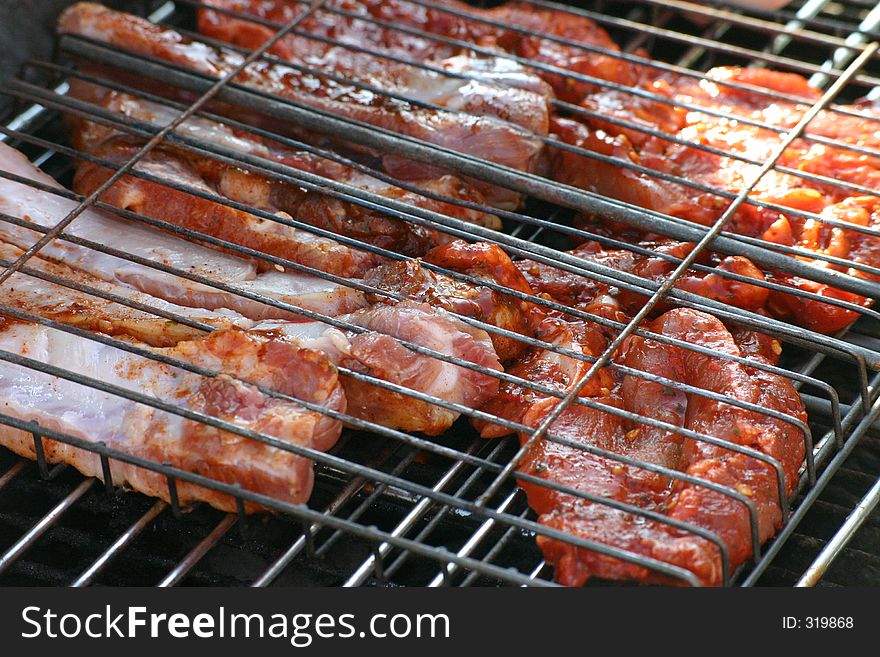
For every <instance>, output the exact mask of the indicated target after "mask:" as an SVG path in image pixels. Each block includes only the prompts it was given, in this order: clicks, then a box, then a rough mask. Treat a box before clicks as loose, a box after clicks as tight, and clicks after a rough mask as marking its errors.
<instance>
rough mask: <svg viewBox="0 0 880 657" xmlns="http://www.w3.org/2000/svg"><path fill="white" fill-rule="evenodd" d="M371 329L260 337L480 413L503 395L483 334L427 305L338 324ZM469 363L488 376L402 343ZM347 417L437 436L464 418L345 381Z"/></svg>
mask: <svg viewBox="0 0 880 657" xmlns="http://www.w3.org/2000/svg"><path fill="white" fill-rule="evenodd" d="M337 319H338V320H340V321H344V322H346V323H348V324H353V325H355V326H358V327H361V328H363V329H366V331H363V332H358V331H356V330H353V329H352V330H347V331H345V332H343V331H341V330H339V329H336V328H332V327H331V326H329V325H327V324H323V323H320V322H306V323H302V322H300V323H289V322H271V321H270V322H263V323H261V324H258V325H257V326H256V327H254V331H255V332H256V333H257V334H263V335H266V336H269V337H272V338H279V339H280V338H291V339H293V340H295V342H296V343H297V344H301V345H303V346H305V347H309V348H313V349H319V350H321V351H323V352H325V353H327V354H328V355H329V356H330V358H331V359H332V360H333V362H334V363H336V364H337V365H339V366H343V367H346V368H348V369H350V370H352V371H353V372H355V373H359V374H365V375H369V376H371V377H374V378H377V379H380V380H382V381H387V382H389V383H392V384H395V385H398V386H401V387H402V388H403V389H404V390H411V391H416V392H420V393H424V394H426V395H431V396H432V397H435V398H438V399H440V400H441V401H445V402H451V403H455V404H460V405H463V406H466V407H468V408H477V407H479V406H480V405H482V404H483V403H485V402H486V401H487V400H489V399H491V398H492V397H493V396H494V395H495V394H496V393H497V391H498V379H497V378H496V377H495V376H492V374H491V372H492V371H501V364H500V363H499V362H498V356H497V355H496V354H495V350H494V349H493V347H492V342H491V340H490V339H489V336H488V335H487V334H486V332H485V331H483V330H481V329H475V328H473V327H470V326H468V325H467V324H465V323H464V322H461V321H459V320H457V319H455V318H454V317H450V316H449V315H448V314H447V313H446V312H444V311H443V310H440V309H434V308H432V307H431V306H428V305H425V304H423V303H417V302H412V301H402V302H400V303H397V304H395V305H386V304H377V305H375V306H374V307H372V308H365V309H363V310H359V311H356V312H354V313H351V314H349V315H343V316H341V317H338V318H337ZM396 338H397V339H400V340H404V341H406V342H408V343H411V344H415V345H418V346H420V347H424V348H426V349H430V350H432V351H435V352H439V353H440V354H444V355H446V356H450V357H453V358H456V359H460V360H463V361H465V362H466V363H470V364H472V365H475V366H478V367H480V368H483V369H487V370H489V371H490V373H489V374H484V373H482V372H479V371H476V370H473V369H469V368H468V367H464V366H461V365H456V364H453V363H449V362H446V361H444V360H441V359H439V358H435V357H433V356H430V355H427V354H422V353H418V352H416V351H413V350H412V349H409V348H408V347H406V346H405V345H403V344H401V343H400V342H399V341H398V340H397V339H396ZM341 380H342V384H343V386H344V387H345V393H346V397H347V399H348V412H349V413H350V414H351V415H353V416H355V417H358V418H361V419H365V420H370V421H373V422H377V423H379V424H381V425H383V426H386V427H391V428H394V429H403V430H406V431H421V432H423V433H426V434H428V435H439V434H441V433H443V432H444V431H446V430H447V429H449V427H450V426H451V425H452V423H453V422H454V421H455V420H456V419H457V418H458V417H459V415H460V413H459V412H458V411H456V410H454V409H449V408H444V407H442V406H439V405H437V404H436V403H433V402H429V401H423V400H420V399H416V398H414V397H413V396H412V395H408V394H406V392H403V391H402V392H398V391H396V390H393V389H388V388H383V387H382V386H380V385H376V384H375V383H373V382H371V381H369V380H363V379H360V378H358V377H356V376H347V375H345V374H342V375H341Z"/></svg>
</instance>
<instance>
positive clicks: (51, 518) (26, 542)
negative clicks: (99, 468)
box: [0, 478, 95, 574]
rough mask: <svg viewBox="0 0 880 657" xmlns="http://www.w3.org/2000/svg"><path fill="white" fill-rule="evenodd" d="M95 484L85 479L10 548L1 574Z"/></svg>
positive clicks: (0, 558)
mask: <svg viewBox="0 0 880 657" xmlns="http://www.w3.org/2000/svg"><path fill="white" fill-rule="evenodd" d="M94 484H95V480H94V479H91V478H90V479H84V480H83V481H81V482H80V483H79V485H78V486H77V487H76V488H74V489H73V490H72V491H71V492H70V493H69V494H68V495H67V497H65V498H64V499H63V500H61V501H60V502H59V503H58V504H57V505H55V507H54V508H52V510H51V511H49V512H48V513H47V514H46V515H45V516H43V517H42V518H41V519H40V521H39V522H38V523H37V524H35V525H34V526H33V527H31V528H30V529H29V530H28V531H27V532H26V533H25V534H24V535H23V536H22V537H21V538H20V539H19V540H18V541H16V542H15V544H13V545H12V546H11V547H9V548H8V549H7V550H6V551H5V552H4V553H3V554H2V555H0V574H2V573H3V572H5V571H6V570H7V569H8V568H9V567H10V566H11V565H12V564H13V563H14V562H15V561H16V560H17V559H18V558H19V557H20V556H21V555H22V554H24V553H25V552H26V551H27V550H28V548H30V547H31V546H32V545H33V544H34V543H35V542H37V540H39V538H40V537H41V536H42V535H43V534H44V533H45V532H46V531H47V530H48V529H49V528H51V527H52V526H53V525H54V524H55V523H56V522H58V521H59V520H60V519H61V516H63V515H64V513H65V512H66V511H68V510H69V509H70V508H71V507H72V506H73V505H74V504H76V503H77V502H78V501H79V499H80V498H81V497H82V496H83V495H85V494H86V493H87V492H88V491H89V489H90V488H91V487H92V486H93V485H94Z"/></svg>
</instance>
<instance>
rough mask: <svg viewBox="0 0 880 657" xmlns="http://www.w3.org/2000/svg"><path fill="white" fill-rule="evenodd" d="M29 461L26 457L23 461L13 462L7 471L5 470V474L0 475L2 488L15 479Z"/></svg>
mask: <svg viewBox="0 0 880 657" xmlns="http://www.w3.org/2000/svg"><path fill="white" fill-rule="evenodd" d="M28 463H29V461H25V460H24V459H22V460H21V461H18V462H17V463H15V464H13V465H12V466H11V467H10V468H9V469H8V470H7V471H6V472H4V473H3V475H2V476H0V490H2V489H3V488H4V487H5V486H6V485H8V484H9V482H11V481H12V480H13V479H15V477H16V475H18V473H19V472H21V471H22V470H24V468H25V466H26V465H27V464H28Z"/></svg>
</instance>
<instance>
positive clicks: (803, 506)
mask: <svg viewBox="0 0 880 657" xmlns="http://www.w3.org/2000/svg"><path fill="white" fill-rule="evenodd" d="M873 383H874V385H875V387H876V385H877V384H878V383H880V377H875V378H874V381H873ZM878 417H880V400H877V401H875V402H874V403H873V405H872V406H871V410H870V412H869V413H867V414H866V415H865V416H864V417H862V419H861V420H860V421H859V422H858V424H857V425H856V426H855V427H854V428H853V431H852V434H851V436H850V438H848V439H847V441H846V442H845V443H844V445H843V447H842V448H841V449H840V450H838V451H837V452H836V453H835V454H834V457H833V458H832V459H831V460H830V461H829V463H828V467H827V469H826V470H825V471H824V472H823V473H822V475H821V476H820V477H819V479H818V480H817V481H816V484H815V485H814V486H813V487H812V488H811V489H809V490H808V491H806V492H805V493H804V496H803V498H802V499H801V501H800V505H799V506H798V508H797V509H796V510H795V511H794V513H793V514H792V516H791V518H790V519H789V522H788V523H787V524H786V525H785V526H784V527H783V528H782V530H781V531H780V532H779V534H778V535H777V537H776V539H775V540H774V541H773V543H771V544H770V546H769V548H768V549H767V552H766V555H765V557H766V558H765V559H763V560H762V561H761V562H759V563H758V564H757V566H756V567H755V568H754V569H753V570H752V572H751V573H749V575H748V576H747V577H746V578H745V579H744V580H743V585H744V586H750V585H753V584H754V583H755V582H757V580H758V578H759V577H760V576H761V575H762V574H763V573H764V571H765V570H766V569H767V566H768V565H769V564H770V563H771V561H772V559H773V557H775V556H776V554H778V552H779V550H780V549H782V546H783V545H784V544H785V541H786V540H787V539H788V538H789V536H791V534H792V533H793V532H794V530H795V528H796V527H797V525H798V524H799V523H800V521H801V520H802V519H803V517H804V516H805V515H806V513H807V511H809V509H810V507H811V506H812V504H813V502H815V500H816V499H817V498H818V497H819V495H820V494H821V493H822V491H823V490H824V489H825V487H826V486H827V485H828V483H829V482H830V481H831V479H832V478H833V477H834V475H835V473H836V472H837V470H838V469H839V467H840V466H841V465H842V464H843V462H844V461H845V460H846V458H847V457H848V456H849V455H850V454H851V453H852V451H853V449H855V447H856V445H858V443H859V441H860V440H861V438H862V436H863V435H864V434H865V432H866V431H867V430H868V429H869V428H870V426H871V425H872V424H874V423H875V422H876V421H877V419H878Z"/></svg>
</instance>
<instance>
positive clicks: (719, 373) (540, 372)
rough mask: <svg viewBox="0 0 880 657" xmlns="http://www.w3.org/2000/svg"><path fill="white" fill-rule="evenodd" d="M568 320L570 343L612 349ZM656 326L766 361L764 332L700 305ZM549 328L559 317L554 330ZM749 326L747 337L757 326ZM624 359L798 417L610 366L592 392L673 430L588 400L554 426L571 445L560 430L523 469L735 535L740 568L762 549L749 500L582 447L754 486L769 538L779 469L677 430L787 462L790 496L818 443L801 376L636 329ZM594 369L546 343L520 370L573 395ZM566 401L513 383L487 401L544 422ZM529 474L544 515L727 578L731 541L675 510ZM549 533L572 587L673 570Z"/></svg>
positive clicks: (588, 352) (739, 487) (745, 488)
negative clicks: (735, 326)
mask: <svg viewBox="0 0 880 657" xmlns="http://www.w3.org/2000/svg"><path fill="white" fill-rule="evenodd" d="M556 324H557V326H556V327H554V328H553V330H555V335H556V336H557V337H556V339H555V344H557V345H560V346H565V347H567V348H569V349H571V350H572V351H580V352H581V353H582V354H583V355H584V356H586V357H590V356H595V355H598V353H599V351H600V350H601V348H603V347H604V339H603V338H602V337H601V336H600V335H599V334H598V332H597V331H596V330H595V329H591V328H590V327H589V326H588V325H583V324H580V325H578V324H574V325H570V326H565V324H563V325H561V326H560V325H559V322H558V321H557V322H556ZM646 328H647V329H648V330H651V331H654V332H655V333H658V334H660V335H662V336H666V337H671V338H676V339H679V340H682V341H684V342H686V343H689V344H698V345H701V346H704V347H707V348H709V349H711V350H713V351H714V352H716V353H717V354H728V355H734V356H747V357H750V358H753V359H755V360H756V362H762V361H763V362H766V361H765V360H763V359H764V356H763V355H762V354H763V353H764V352H763V351H762V350H761V349H755V348H753V346H754V344H756V342H755V341H748V342H747V343H746V346H745V347H743V348H741V347H740V346H739V345H738V344H737V341H736V340H735V339H734V337H733V336H732V335H731V334H730V333H729V332H728V331H727V329H726V328H725V327H724V326H723V324H721V322H719V321H718V320H717V319H715V318H713V317H711V316H709V315H706V314H704V313H700V312H698V311H693V310H689V309H678V310H672V311H669V312H667V313H665V314H664V315H661V316H660V317H659V318H657V319H656V320H654V321H653V322H651V323H650V324H649V325H648V326H647V327H646ZM547 330H549V327H548V328H547V329H545V332H546V331H547ZM549 337H552V336H549ZM739 337H740V339H741V340H745V339H747V337H748V336H739ZM617 362H618V363H620V364H621V365H625V366H627V367H630V368H634V369H636V370H639V371H643V372H647V373H649V374H653V375H659V376H662V377H665V378H666V379H668V380H671V381H674V382H679V383H682V384H687V385H689V386H694V387H696V388H701V389H704V390H707V391H710V392H714V393H719V394H722V395H724V396H725V397H727V398H728V399H730V400H731V401H741V402H748V403H751V404H755V405H757V406H759V407H761V408H766V409H772V410H774V411H777V412H779V413H781V414H783V416H788V417H790V418H791V419H792V421H787V420H784V419H779V418H775V417H771V416H768V415H765V414H763V413H759V412H756V411H753V410H750V409H744V408H739V407H735V406H733V405H732V404H730V403H727V402H724V401H719V400H716V399H710V398H708V397H705V396H701V395H700V394H697V393H696V392H685V391H681V390H675V389H673V388H671V387H669V386H668V385H664V384H662V383H658V382H655V381H649V380H646V379H643V378H641V377H639V376H637V375H636V374H632V373H627V374H625V375H623V376H620V373H619V372H618V373H617V374H615V373H613V372H612V371H604V370H603V371H600V374H599V375H598V376H597V377H596V378H595V379H594V380H593V381H592V382H591V384H590V385H588V387H587V388H586V389H585V390H584V391H583V392H582V393H581V394H582V395H583V396H588V397H590V398H591V400H592V401H593V402H597V403H600V404H603V405H604V408H607V409H614V408H617V409H622V410H627V411H633V412H636V413H639V414H641V415H642V416H648V417H651V418H654V419H657V420H660V421H662V422H665V423H666V424H667V427H662V426H661V427H651V426H649V425H645V424H638V423H635V422H631V421H628V420H626V419H623V418H622V417H620V416H619V415H614V414H613V413H609V412H608V411H607V410H603V409H596V408H590V407H584V406H581V405H578V404H574V405H572V406H571V407H570V408H568V409H567V410H565V411H563V413H562V415H561V416H560V417H559V419H558V420H556V421H555V422H554V423H553V424H552V425H551V427H550V434H551V436H553V437H557V438H562V439H564V440H566V441H568V442H569V444H563V443H561V442H558V441H554V440H553V439H551V438H545V439H541V440H538V441H536V442H535V443H534V444H533V445H532V446H531V447H530V449H529V451H528V453H527V454H526V456H525V458H524V460H523V462H522V463H521V464H520V469H521V471H522V472H523V473H526V474H529V475H534V476H535V477H537V478H539V479H544V480H547V481H548V482H552V483H554V484H560V485H563V486H566V487H567V488H569V489H571V490H573V491H578V492H581V493H585V494H589V495H594V496H599V497H600V498H607V499H612V500H617V501H619V502H622V503H626V504H630V505H633V506H635V507H638V508H641V509H647V510H650V511H655V512H658V513H660V514H662V515H665V516H668V517H669V518H671V519H675V520H679V521H682V522H685V523H689V524H690V525H692V526H694V527H698V528H700V529H703V530H707V531H709V532H712V533H713V534H714V535H715V536H717V537H718V538H719V539H720V540H721V541H723V543H724V544H725V545H726V547H727V549H728V552H729V555H730V565H731V568H735V567H736V566H737V565H739V564H740V563H742V562H743V561H744V560H746V559H747V558H748V557H749V556H750V555H751V526H750V520H749V513H748V510H747V509H746V507H745V505H744V504H743V503H742V502H740V501H738V500H736V499H734V498H733V497H730V496H728V495H725V494H724V493H721V492H717V491H713V490H710V489H708V488H706V487H704V486H700V485H698V484H692V483H687V482H683V481H680V480H674V479H673V478H671V477H666V476H662V475H660V474H658V473H655V472H651V471H648V470H646V469H644V468H639V467H635V466H630V465H625V464H622V463H620V462H618V461H615V460H614V459H613V458H609V457H605V456H600V455H596V454H591V453H589V452H587V451H584V450H582V449H578V445H585V446H592V447H596V448H601V449H604V450H607V451H610V452H612V453H616V454H622V455H625V456H629V457H633V458H635V459H638V460H641V461H643V462H648V463H653V464H655V465H660V466H664V467H667V468H671V469H674V470H679V471H681V472H684V473H686V474H688V475H692V476H694V477H697V478H698V479H702V480H704V481H707V482H711V483H713V484H718V485H721V486H724V487H726V488H728V489H730V490H732V491H735V492H736V493H739V494H741V495H744V496H745V497H746V498H747V499H749V500H750V501H751V502H752V504H753V505H754V507H755V509H756V514H757V531H758V538H759V540H760V541H762V542H763V541H766V540H767V539H768V538H770V537H771V536H772V535H773V533H774V532H775V531H776V530H777V529H778V528H779V526H780V525H781V523H782V520H783V518H782V514H781V510H780V503H779V497H778V481H777V478H776V472H775V470H774V469H773V468H772V467H771V466H770V465H769V464H767V463H766V462H764V461H762V460H760V459H758V458H756V457H754V456H752V455H749V454H742V453H737V452H736V451H734V450H733V449H730V447H728V446H726V445H713V444H710V443H709V442H705V441H703V440H699V439H696V438H690V437H684V436H682V435H681V434H679V433H677V431H676V429H677V428H678V427H682V428H685V429H689V430H692V431H695V432H697V433H698V434H701V435H706V436H710V437H712V438H716V439H720V440H722V441H726V442H727V443H728V444H729V445H731V446H732V445H739V446H743V447H747V448H750V449H753V450H756V451H757V452H758V453H760V454H763V455H765V456H767V457H770V458H772V459H775V460H776V462H778V463H779V464H780V466H781V468H782V472H783V473H784V479H785V481H784V482H783V489H784V491H785V494H786V495H790V494H791V493H792V491H793V490H794V488H795V486H796V484H797V473H798V468H799V467H800V464H801V462H802V460H803V456H804V451H805V446H804V445H805V443H804V435H803V433H802V431H801V430H800V429H799V428H798V427H797V425H795V424H794V423H793V421H801V422H805V421H806V414H805V412H804V407H803V403H802V402H801V400H800V398H799V397H798V395H797V392H796V391H795V390H794V388H793V387H792V386H791V383H790V382H789V381H787V380H785V379H783V378H781V377H779V376H776V375H772V374H768V373H766V372H764V371H761V370H757V369H754V368H750V367H748V366H744V365H741V364H739V363H735V362H733V361H728V360H724V359H722V358H719V357H717V356H706V355H704V354H700V353H697V352H695V351H691V350H688V349H686V348H683V347H678V346H673V345H668V344H664V343H660V342H657V341H655V340H651V339H650V338H641V337H633V338H631V339H630V340H629V341H628V343H627V344H626V346H625V348H624V351H623V353H622V354H620V355H619V356H618V357H617ZM587 367H588V363H587V364H585V363H583V361H581V360H579V359H575V358H572V357H570V356H564V355H559V354H554V353H552V352H549V351H543V352H542V351H537V352H535V353H533V354H532V355H531V356H529V357H528V358H526V359H525V360H524V361H522V363H521V364H520V365H519V366H516V367H515V368H511V369H510V370H509V371H510V373H512V374H516V375H517V376H520V377H522V378H525V379H526V380H529V381H532V382H534V383H542V384H545V385H548V386H549V387H551V388H553V389H555V390H557V391H558V392H559V393H560V394H563V393H565V392H567V391H569V390H570V389H571V387H572V386H573V385H574V384H575V383H576V382H577V380H578V378H579V375H580V374H582V373H583V372H584V371H585V369H586V368H587ZM505 385H506V384H505ZM557 403H558V399H557V398H555V397H553V396H550V395H544V396H542V395H540V394H539V393H536V392H535V391H531V390H527V389H524V388H516V387H514V386H508V387H507V389H504V388H503V389H502V394H501V395H500V396H499V398H497V399H496V400H493V402H490V404H489V405H488V406H486V407H484V410H489V411H490V412H493V413H497V414H499V415H501V416H502V417H506V418H508V419H513V420H515V421H518V422H521V423H523V424H525V425H527V426H532V427H536V426H538V425H539V424H540V423H541V422H542V421H543V420H544V418H546V417H547V414H548V413H550V412H551V411H552V409H553V408H554V407H555V406H556V404H557ZM483 434H484V435H497V433H495V432H493V431H492V430H491V427H485V426H484V427H483ZM521 437H522V439H523V440H525V439H526V438H527V437H528V434H527V433H525V432H524V433H523V434H522V436H521ZM520 484H521V485H522V486H523V488H524V489H525V490H526V492H527V494H528V497H529V505H530V506H531V507H532V508H533V509H534V510H535V511H536V512H537V513H538V514H539V522H541V523H542V524H545V525H547V526H548V527H551V528H554V529H558V530H561V531H564V532H565V533H567V534H569V535H572V536H578V537H582V538H586V539H589V540H593V541H598V542H600V543H605V544H607V545H612V546H615V547H618V548H623V549H625V550H627V551H629V552H631V553H633V554H635V555H642V556H645V557H650V558H654V559H657V560H660V561H663V562H665V563H669V564H673V565H676V566H680V567H681V568H684V569H686V570H689V571H691V572H692V573H694V575H696V577H697V578H698V579H699V580H700V581H701V582H703V583H704V584H719V583H720V582H721V580H722V576H723V570H722V568H721V559H720V553H719V550H718V548H717V546H716V545H715V544H714V543H713V542H711V541H709V540H707V539H706V538H703V537H701V536H698V535H696V534H694V533H693V532H689V531H687V530H686V529H682V528H678V527H673V526H672V525H669V524H666V523H664V522H662V521H661V520H655V519H650V518H644V517H639V516H638V515H636V514H634V513H631V512H628V511H624V510H620V509H614V508H612V507H610V506H608V505H604V504H602V503H601V502H594V501H589V500H586V499H584V498H581V497H578V496H577V495H575V494H572V493H571V492H567V491H557V490H553V489H550V488H547V487H544V486H542V485H541V484H539V483H537V482H533V481H523V480H521V481H520ZM538 544H539V546H540V547H541V549H542V551H543V552H544V555H545V558H546V559H547V560H548V561H549V562H550V563H552V564H553V565H554V567H555V571H554V572H555V577H556V579H557V580H558V581H560V582H562V583H564V584H568V585H579V584H583V583H584V582H585V581H586V580H587V579H589V578H590V577H599V578H606V579H627V580H638V581H644V582H668V581H670V580H669V578H668V577H666V576H663V575H659V574H657V573H656V572H654V571H652V570H651V569H649V568H646V567H642V566H640V565H637V564H634V563H629V562H626V561H624V560H621V559H617V558H614V557H609V556H604V555H601V554H599V553H598V552H595V551H591V550H588V549H584V548H579V547H576V546H573V545H571V544H570V543H567V542H565V541H562V540H558V539H553V538H547V537H539V538H538Z"/></svg>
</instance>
